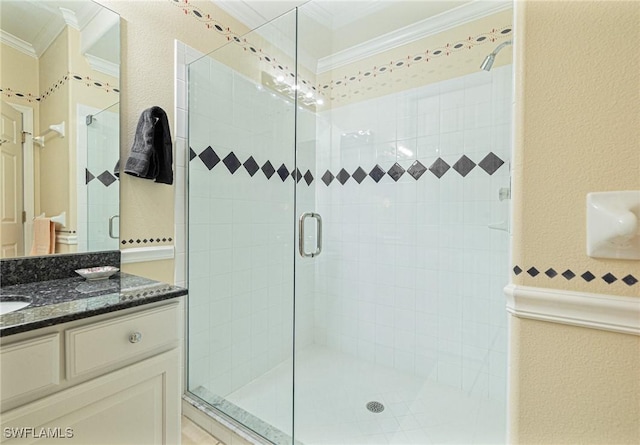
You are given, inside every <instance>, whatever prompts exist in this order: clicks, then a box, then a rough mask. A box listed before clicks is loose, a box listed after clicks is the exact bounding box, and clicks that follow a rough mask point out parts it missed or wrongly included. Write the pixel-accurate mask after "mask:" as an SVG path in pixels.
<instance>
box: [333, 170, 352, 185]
mask: <svg viewBox="0 0 640 445" xmlns="http://www.w3.org/2000/svg"><path fill="white" fill-rule="evenodd" d="M350 177H351V175H350V174H349V173H347V171H346V170H345V169H344V168H343V169H342V170H340V172H339V173H338V175H337V176H336V179H337V180H338V181H340V184H342V185H344V183H345V182H347V181H348V180H349V178H350Z"/></svg>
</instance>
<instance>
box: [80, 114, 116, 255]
mask: <svg viewBox="0 0 640 445" xmlns="http://www.w3.org/2000/svg"><path fill="white" fill-rule="evenodd" d="M85 122H86V124H87V167H86V171H85V176H86V187H87V188H86V190H87V198H86V212H85V214H86V217H82V216H81V215H79V218H78V224H79V225H84V224H86V228H87V230H86V238H83V239H82V241H84V242H86V250H87V251H89V252H94V251H101V250H114V249H119V237H120V232H119V223H120V221H119V220H118V214H119V209H120V199H119V193H120V187H119V182H118V179H117V178H116V176H115V174H116V171H115V168H116V162H117V161H118V157H119V156H120V152H119V147H120V131H119V128H120V105H119V103H116V104H114V105H112V106H110V107H109V108H105V109H104V110H101V111H99V112H97V113H95V114H91V115H88V116H87V117H86V121H85Z"/></svg>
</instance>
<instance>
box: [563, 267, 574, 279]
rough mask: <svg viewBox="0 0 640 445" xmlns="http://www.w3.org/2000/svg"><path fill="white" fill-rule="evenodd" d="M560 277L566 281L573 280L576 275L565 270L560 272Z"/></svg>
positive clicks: (569, 270)
mask: <svg viewBox="0 0 640 445" xmlns="http://www.w3.org/2000/svg"><path fill="white" fill-rule="evenodd" d="M562 276H563V277H565V278H566V279H567V280H573V279H574V278H575V276H576V274H574V273H573V271H572V270H571V269H567V270H565V271H564V272H562Z"/></svg>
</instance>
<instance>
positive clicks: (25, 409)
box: [0, 349, 180, 445]
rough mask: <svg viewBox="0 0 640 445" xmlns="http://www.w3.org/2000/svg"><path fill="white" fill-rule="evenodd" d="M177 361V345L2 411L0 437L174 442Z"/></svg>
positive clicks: (140, 444) (85, 443)
mask: <svg viewBox="0 0 640 445" xmlns="http://www.w3.org/2000/svg"><path fill="white" fill-rule="evenodd" d="M179 364H180V355H179V350H178V349H173V350H171V351H168V352H165V353H163V354H160V355H157V356H155V357H152V358H150V359H148V360H145V361H142V362H140V363H137V364H135V365H131V366H129V367H126V368H123V369H120V370H118V371H115V372H113V373H111V374H107V375H105V376H102V377H99V378H97V379H94V380H91V381H88V382H85V383H82V384H80V385H78V386H74V387H72V388H70V389H67V390H65V391H62V392H59V393H57V394H54V395H51V396H49V397H45V398H43V399H40V400H38V401H37V402H33V403H30V404H27V405H24V406H21V407H20V408H16V409H14V410H12V411H8V412H6V413H3V414H2V420H1V423H2V439H0V441H1V442H2V443H11V444H32V443H37V444H48V443H51V442H52V441H54V440H55V441H56V443H57V442H60V443H62V442H64V443H65V444H82V445H91V444H105V445H106V444H109V445H120V444H130V445H145V444H149V445H159V444H167V445H173V444H178V443H180V380H179V379H180V368H179ZM20 436H21V437H20ZM56 437H57V438H58V439H54V438H56ZM62 437H64V439H60V438H62Z"/></svg>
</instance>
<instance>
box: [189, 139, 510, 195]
mask: <svg viewBox="0 0 640 445" xmlns="http://www.w3.org/2000/svg"><path fill="white" fill-rule="evenodd" d="M189 153H190V161H191V162H193V161H194V160H196V159H199V160H200V161H201V162H202V163H203V164H204V166H205V167H207V169H208V170H213V169H214V168H215V167H216V166H217V165H218V164H219V163H220V162H221V158H220V155H219V154H218V153H216V151H215V150H214V149H213V148H212V147H211V146H208V147H207V148H205V149H204V150H202V151H201V152H200V154H198V153H197V152H196V151H194V150H193V148H191V147H190V148H189ZM222 163H223V164H224V165H225V166H226V168H227V170H228V171H229V173H231V174H232V175H233V174H235V173H236V172H237V171H238V170H239V169H240V167H241V166H244V170H245V171H246V172H247V173H248V174H249V176H251V177H254V176H255V174H256V173H257V172H258V170H262V173H264V175H265V177H266V178H267V179H271V177H272V176H273V175H274V174H275V173H278V176H279V177H280V179H281V180H282V182H285V181H286V180H287V179H288V178H289V177H291V178H292V179H293V180H295V181H296V182H297V183H300V181H301V180H302V179H304V181H305V182H306V184H307V185H311V183H312V182H313V180H314V177H313V174H312V173H311V171H310V170H307V171H306V172H305V173H304V174H303V173H302V170H300V169H299V168H295V167H294V168H291V170H290V169H289V167H287V165H286V164H284V163H283V164H281V165H280V167H278V169H277V170H276V169H275V168H274V166H273V164H272V163H271V161H270V160H267V161H265V162H264V164H262V167H259V164H258V162H257V161H256V159H255V158H254V157H253V156H249V158H247V159H246V160H245V161H244V162H242V160H240V159H238V157H237V156H236V154H235V153H234V152H233V151H232V152H230V153H229V154H227V156H226V157H225V158H224V159H222ZM481 164H484V167H483V168H482V171H484V172H485V173H487V174H489V175H493V174H494V173H495V172H496V171H498V170H499V169H500V167H501V166H502V165H504V164H505V162H504V161H503V160H502V159H500V158H499V157H498V156H497V155H495V154H494V153H489V154H488V155H486V156H485V157H484V158H483V160H482V161H480V163H479V164H476V163H475V162H474V161H473V160H471V159H470V158H469V157H467V156H466V155H463V156H461V157H460V158H459V159H458V160H457V161H456V162H455V163H454V164H453V167H451V166H450V165H449V164H448V163H447V162H446V161H445V160H444V159H442V158H438V159H437V160H436V161H435V162H434V163H433V164H431V166H430V167H429V168H427V167H425V166H424V165H423V164H422V163H421V162H420V161H414V162H413V163H412V164H411V165H410V166H409V167H408V168H406V169H405V167H403V166H402V165H400V163H399V162H396V163H394V164H393V165H392V166H391V167H390V168H389V169H388V170H384V169H383V168H382V167H381V166H380V165H378V164H376V165H375V166H374V167H373V168H372V169H371V170H370V171H369V173H368V174H367V170H365V168H363V167H362V166H359V167H357V168H356V169H355V170H354V171H353V172H352V173H350V172H349V171H347V170H346V169H345V168H341V169H340V170H338V172H337V173H335V174H334V172H332V171H330V170H326V171H325V172H324V173H323V175H322V177H321V178H320V179H321V180H322V182H324V184H325V185H326V186H329V185H331V183H332V182H333V180H334V179H337V182H339V183H340V184H341V185H345V184H346V183H347V182H348V181H349V180H350V179H353V180H354V181H355V182H357V183H358V184H362V183H363V182H365V181H366V180H367V177H369V178H371V180H373V181H374V182H376V183H379V182H380V181H381V180H382V178H384V177H385V176H389V177H390V178H391V179H393V181H395V182H398V181H399V180H400V178H401V177H402V176H403V175H404V174H405V173H408V174H409V175H410V176H411V177H412V178H413V179H415V180H416V181H418V180H419V179H420V178H421V177H422V176H423V174H424V173H425V172H426V171H427V170H429V171H430V172H431V173H433V174H434V175H435V176H436V177H437V178H438V179H440V178H442V177H443V176H444V175H445V174H446V173H447V172H448V171H449V170H450V169H453V170H455V171H456V172H457V173H458V174H459V175H460V176H462V177H463V178H465V177H466V176H467V175H468V174H469V173H470V172H471V170H473V169H474V168H475V167H476V165H481ZM276 165H277V164H276Z"/></svg>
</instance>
